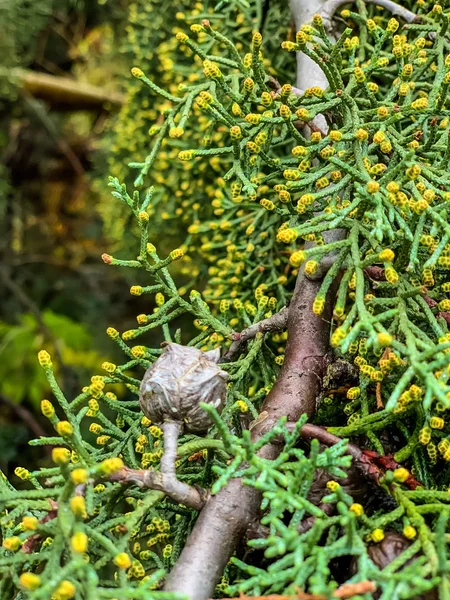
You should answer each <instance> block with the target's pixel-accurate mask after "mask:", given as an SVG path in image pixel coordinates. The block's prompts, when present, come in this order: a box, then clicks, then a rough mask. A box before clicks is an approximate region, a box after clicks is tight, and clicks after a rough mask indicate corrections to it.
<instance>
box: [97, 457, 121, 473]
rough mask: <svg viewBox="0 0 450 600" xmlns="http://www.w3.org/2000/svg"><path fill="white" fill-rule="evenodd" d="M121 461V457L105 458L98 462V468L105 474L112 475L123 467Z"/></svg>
mask: <svg viewBox="0 0 450 600" xmlns="http://www.w3.org/2000/svg"><path fill="white" fill-rule="evenodd" d="M123 466H124V464H123V461H122V459H121V458H107V459H106V460H104V461H103V462H102V463H101V464H100V469H101V471H102V472H103V473H105V475H112V474H113V473H116V472H117V471H120V469H123Z"/></svg>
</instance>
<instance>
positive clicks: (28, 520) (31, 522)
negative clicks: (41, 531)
mask: <svg viewBox="0 0 450 600" xmlns="http://www.w3.org/2000/svg"><path fill="white" fill-rule="evenodd" d="M38 525H39V520H38V519H37V518H36V517H23V519H22V526H23V528H24V530H25V531H35V530H36V529H37V528H38Z"/></svg>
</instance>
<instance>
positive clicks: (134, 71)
mask: <svg viewBox="0 0 450 600" xmlns="http://www.w3.org/2000/svg"><path fill="white" fill-rule="evenodd" d="M131 74H132V75H133V77H136V78H137V79H141V77H144V72H143V71H142V70H141V69H139V67H133V68H132V69H131Z"/></svg>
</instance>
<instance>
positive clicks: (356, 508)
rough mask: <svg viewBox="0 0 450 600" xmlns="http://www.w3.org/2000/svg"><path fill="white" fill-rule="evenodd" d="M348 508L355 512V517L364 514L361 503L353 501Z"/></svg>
mask: <svg viewBox="0 0 450 600" xmlns="http://www.w3.org/2000/svg"><path fill="white" fill-rule="evenodd" d="M349 510H351V512H352V513H355V515H356V516H357V517H361V516H362V515H363V514H364V508H363V507H362V505H361V504H357V503H353V504H352V505H351V506H350V509H349Z"/></svg>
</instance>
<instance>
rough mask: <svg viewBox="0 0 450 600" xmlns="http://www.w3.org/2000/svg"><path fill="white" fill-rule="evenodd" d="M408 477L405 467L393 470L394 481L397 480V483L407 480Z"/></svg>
mask: <svg viewBox="0 0 450 600" xmlns="http://www.w3.org/2000/svg"><path fill="white" fill-rule="evenodd" d="M408 478H409V471H408V469H405V468H404V467H400V468H398V469H395V470H394V479H395V481H398V482H399V483H405V481H407V479H408Z"/></svg>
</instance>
